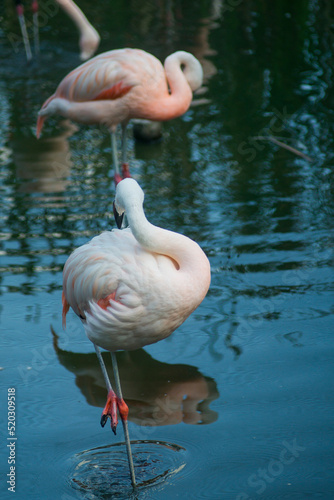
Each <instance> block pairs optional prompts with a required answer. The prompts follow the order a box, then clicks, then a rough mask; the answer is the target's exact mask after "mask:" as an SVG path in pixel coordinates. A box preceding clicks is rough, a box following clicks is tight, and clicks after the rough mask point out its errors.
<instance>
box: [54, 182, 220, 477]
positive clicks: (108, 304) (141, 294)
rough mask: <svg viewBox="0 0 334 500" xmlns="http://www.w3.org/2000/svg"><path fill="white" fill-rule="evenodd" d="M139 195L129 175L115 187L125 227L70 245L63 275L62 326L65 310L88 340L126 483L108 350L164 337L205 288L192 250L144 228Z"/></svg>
mask: <svg viewBox="0 0 334 500" xmlns="http://www.w3.org/2000/svg"><path fill="white" fill-rule="evenodd" d="M143 202H144V193H143V191H142V189H141V188H140V186H139V185H138V183H137V182H136V181H135V180H134V179H131V178H126V179H123V180H122V181H120V182H119V183H118V184H117V186H116V197H115V203H114V214H115V219H116V222H117V225H118V227H119V228H120V227H121V225H122V220H123V216H124V214H126V216H127V219H128V222H129V228H126V229H123V230H120V229H116V230H113V231H105V232H103V233H102V234H100V235H99V236H96V237H95V238H93V239H92V240H91V241H90V242H89V243H86V244H85V245H83V246H81V247H79V248H77V249H76V250H75V251H74V252H73V253H72V254H71V255H70V257H69V258H68V260H67V261H66V263H65V266H64V270H63V322H64V326H65V322H66V314H67V312H68V310H69V308H70V307H71V308H72V309H73V311H74V312H75V313H76V314H77V316H79V317H80V318H81V320H82V322H83V325H84V328H85V331H86V334H87V336H88V338H89V339H90V340H91V341H92V342H93V344H94V346H95V350H96V354H97V356H98V359H99V362H100V365H101V369H102V372H103V374H104V377H105V382H106V384H107V387H108V399H107V404H106V406H105V408H104V410H103V412H102V418H101V425H102V426H104V425H105V423H106V421H107V419H108V418H110V420H111V426H112V429H113V431H114V432H116V426H117V410H118V412H119V414H120V416H121V419H122V423H123V428H124V433H125V440H126V446H127V453H128V459H129V466H130V472H131V480H132V484H133V485H135V475H134V467H133V461H132V453H131V446H130V439H129V434H128V425H127V418H128V411H129V410H128V407H127V405H126V403H125V402H124V399H123V396H122V391H121V386H120V379H119V373H118V368H117V359H116V355H115V351H118V350H136V349H139V348H141V347H143V346H145V345H149V344H152V343H154V342H158V341H160V340H162V339H164V338H166V337H168V336H169V335H170V334H171V333H172V332H173V331H174V330H176V329H177V328H178V327H179V326H180V325H181V324H182V323H183V322H184V321H185V320H186V318H187V317H188V316H189V315H190V314H191V313H192V312H193V311H194V310H195V309H196V308H197V307H198V306H199V304H200V303H201V302H202V300H203V299H204V297H205V296H206V293H207V291H208V289H209V285H210V279H211V276H210V264H209V261H208V259H207V257H206V255H205V253H204V252H203V250H202V249H201V248H200V246H199V245H198V244H197V243H196V242H194V241H193V240H191V239H190V238H187V237H186V236H183V235H181V234H179V233H175V232H172V231H168V230H166V229H162V228H159V227H157V226H154V225H153V224H151V223H150V222H149V221H148V220H147V219H146V216H145V214H144V210H143ZM100 347H102V348H103V349H106V350H108V351H110V352H111V357H112V364H113V371H114V377H115V388H116V393H115V392H114V391H113V389H112V388H111V384H110V381H109V378H108V373H107V370H106V367H105V364H104V361H103V358H102V355H101V351H100V349H99V348H100Z"/></svg>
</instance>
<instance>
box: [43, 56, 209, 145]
mask: <svg viewBox="0 0 334 500" xmlns="http://www.w3.org/2000/svg"><path fill="white" fill-rule="evenodd" d="M181 68H182V69H181ZM202 78H203V72H202V67H201V65H200V63H199V61H198V60H197V59H196V58H195V57H194V56H192V55H191V54H189V53H188V52H184V51H179V52H175V53H174V54H171V55H170V56H168V57H167V59H166V60H165V64H164V67H163V66H162V64H161V62H160V61H159V60H158V59H157V58H156V57H154V56H153V55H151V54H149V53H147V52H145V51H143V50H139V49H128V48H126V49H118V50H111V51H109V52H105V53H103V54H100V55H98V56H95V57H94V58H93V59H90V60H89V61H87V62H85V63H83V64H82V65H80V66H79V67H78V68H76V69H74V70H73V71H71V72H70V73H69V74H68V75H67V76H65V78H64V79H63V80H62V81H61V82H60V84H59V86H58V88H57V89H56V92H55V93H54V94H53V95H52V96H51V97H49V99H47V100H46V101H45V103H44V104H43V106H42V108H41V110H40V112H39V116H38V121H37V137H39V135H40V133H41V130H42V127H43V123H44V120H45V118H46V117H48V116H50V115H54V114H60V115H62V116H64V117H67V118H70V119H72V120H74V121H78V122H79V123H85V124H97V123H98V124H100V123H101V124H104V125H106V126H107V127H108V128H109V129H110V130H111V131H112V132H114V131H115V129H116V126H117V125H118V124H119V123H122V124H126V123H127V122H128V121H129V120H130V119H131V118H142V119H147V120H153V121H160V120H170V119H172V118H175V117H177V116H180V115H182V114H183V113H185V112H186V111H187V109H188V108H189V106H190V103H191V100H192V92H193V91H194V90H196V89H197V88H199V87H200V86H201V84H202Z"/></svg>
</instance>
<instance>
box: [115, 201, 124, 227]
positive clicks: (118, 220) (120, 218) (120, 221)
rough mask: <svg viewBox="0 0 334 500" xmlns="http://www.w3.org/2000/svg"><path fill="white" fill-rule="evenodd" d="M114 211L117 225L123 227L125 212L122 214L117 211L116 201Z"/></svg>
mask: <svg viewBox="0 0 334 500" xmlns="http://www.w3.org/2000/svg"><path fill="white" fill-rule="evenodd" d="M113 211H114V218H115V222H116V224H117V227H118V229H122V224H123V218H124V212H123V213H122V214H119V213H118V212H117V208H116V205H115V202H114V203H113Z"/></svg>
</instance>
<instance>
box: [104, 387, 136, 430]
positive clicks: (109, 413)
mask: <svg viewBox="0 0 334 500" xmlns="http://www.w3.org/2000/svg"><path fill="white" fill-rule="evenodd" d="M117 408H118V412H119V414H120V417H121V419H122V421H123V422H124V421H125V420H127V419H128V414H129V408H128V405H127V404H126V402H125V401H124V399H123V398H119V397H118V396H116V394H115V393H114V391H112V390H111V391H109V393H108V398H107V403H106V405H105V407H104V410H103V412H102V415H101V426H102V427H104V426H105V425H106V423H107V420H108V418H110V423H111V428H112V431H113V433H114V434H115V435H116V427H117V424H118V418H117Z"/></svg>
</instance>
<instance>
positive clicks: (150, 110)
mask: <svg viewBox="0 0 334 500" xmlns="http://www.w3.org/2000/svg"><path fill="white" fill-rule="evenodd" d="M178 54H183V53H178V52H176V53H174V54H171V55H170V56H168V57H167V59H166V60H165V64H164V69H165V75H166V80H167V84H168V86H167V85H166V92H165V93H164V94H161V95H160V96H159V101H158V103H157V102H156V101H155V100H152V101H149V102H145V109H144V113H147V119H150V120H154V119H156V120H159V121H160V120H163V121H165V120H170V119H172V118H176V117H178V116H181V115H183V114H184V113H185V112H186V111H187V110H188V109H189V106H190V103H191V101H192V97H193V94H192V89H191V85H190V83H189V81H188V79H187V77H186V75H185V73H184V72H183V71H182V69H181V65H183V64H186V61H184V59H183V58H182V57H181V56H180V55H178Z"/></svg>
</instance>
